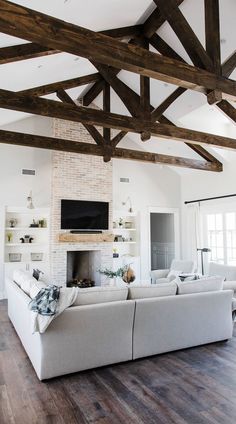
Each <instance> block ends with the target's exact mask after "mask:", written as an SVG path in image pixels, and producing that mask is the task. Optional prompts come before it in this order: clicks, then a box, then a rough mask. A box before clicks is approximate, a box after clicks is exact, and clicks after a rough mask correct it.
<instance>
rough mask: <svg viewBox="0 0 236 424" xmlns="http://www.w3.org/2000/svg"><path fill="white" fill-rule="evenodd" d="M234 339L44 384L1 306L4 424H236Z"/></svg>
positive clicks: (0, 411) (0, 412)
mask: <svg viewBox="0 0 236 424" xmlns="http://www.w3.org/2000/svg"><path fill="white" fill-rule="evenodd" d="M235 352H236V338H234V339H233V340H230V341H229V342H227V343H223V342H222V343H216V344H211V345H207V346H202V347H197V348H192V349H186V350H182V351H178V352H172V353H168V354H164V355H159V356H154V357H151V358H147V359H142V360H138V361H135V362H130V363H125V364H119V365H113V366H109V367H104V368H100V369H97V370H92V371H86V372H82V373H77V374H73V375H68V376H65V377H60V378H55V379H52V380H50V381H48V382H46V383H44V382H43V383H42V382H40V381H39V380H38V378H37V377H36V374H35V372H34V370H33V368H32V366H31V363H30V361H29V359H28V357H27V356H26V353H25V351H24V349H23V348H22V346H21V343H20V341H19V338H18V337H17V335H16V333H15V331H14V329H13V327H12V325H11V323H10V322H9V320H8V317H7V304H6V301H0V424H13V423H14V424H35V423H37V424H76V423H79V424H87V423H90V424H91V423H96V424H110V423H112V424H129V423H130V424H131V423H139V424H169V423H175V424H186V423H187V424H195V423H196V424H200V423H209V424H210V423H212V424H223V423H224V424H231V423H232V424H233V423H235V422H236V355H235Z"/></svg>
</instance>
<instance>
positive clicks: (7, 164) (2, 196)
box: [0, 117, 51, 296]
mask: <svg viewBox="0 0 236 424" xmlns="http://www.w3.org/2000/svg"><path fill="white" fill-rule="evenodd" d="M4 129H8V130H12V131H19V132H23V131H25V132H27V133H33V132H34V133H35V134H39V135H45V134H47V135H51V120H47V119H46V120H42V118H37V117H36V118H27V119H24V120H22V121H19V122H16V123H15V124H11V125H7V126H5V127H4ZM22 168H27V169H35V171H36V175H35V176H28V175H22V174H21V170H22ZM30 190H32V193H33V203H34V206H35V207H48V206H49V205H50V197H51V152H50V151H49V150H42V149H34V148H30V147H18V146H11V145H7V144H0V240H1V243H0V296H1V294H2V292H3V246H4V240H5V234H4V231H3V229H4V207H5V206H6V205H9V206H26V197H27V196H28V194H29V192H30Z"/></svg>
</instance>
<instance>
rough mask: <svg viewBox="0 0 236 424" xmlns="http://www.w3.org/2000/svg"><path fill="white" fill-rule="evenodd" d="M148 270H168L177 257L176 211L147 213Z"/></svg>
mask: <svg viewBox="0 0 236 424" xmlns="http://www.w3.org/2000/svg"><path fill="white" fill-rule="evenodd" d="M149 233H150V237H149V250H150V269H151V270H154V269H168V268H170V264H171V262H172V260H173V259H174V258H178V257H179V214H178V210H176V209H174V210H173V209H165V210H161V209H160V208H152V209H150V213H149Z"/></svg>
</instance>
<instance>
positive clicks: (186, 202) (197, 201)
mask: <svg viewBox="0 0 236 424" xmlns="http://www.w3.org/2000/svg"><path fill="white" fill-rule="evenodd" d="M227 197H236V194H226V195H225V196H217V197H207V198H205V199H198V200H189V201H185V202H184V204H185V205H188V204H189V203H200V202H207V201H208V200H217V199H226V198H227Z"/></svg>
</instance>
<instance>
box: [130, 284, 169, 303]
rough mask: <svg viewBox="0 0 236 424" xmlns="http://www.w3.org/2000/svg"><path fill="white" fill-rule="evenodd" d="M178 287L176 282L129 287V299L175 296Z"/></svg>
mask: <svg viewBox="0 0 236 424" xmlns="http://www.w3.org/2000/svg"><path fill="white" fill-rule="evenodd" d="M176 291H177V285H176V284H175V283H174V282H171V283H163V284H152V285H146V286H131V287H129V294H128V299H144V298H150V297H161V296H174V295H175V294H176Z"/></svg>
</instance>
